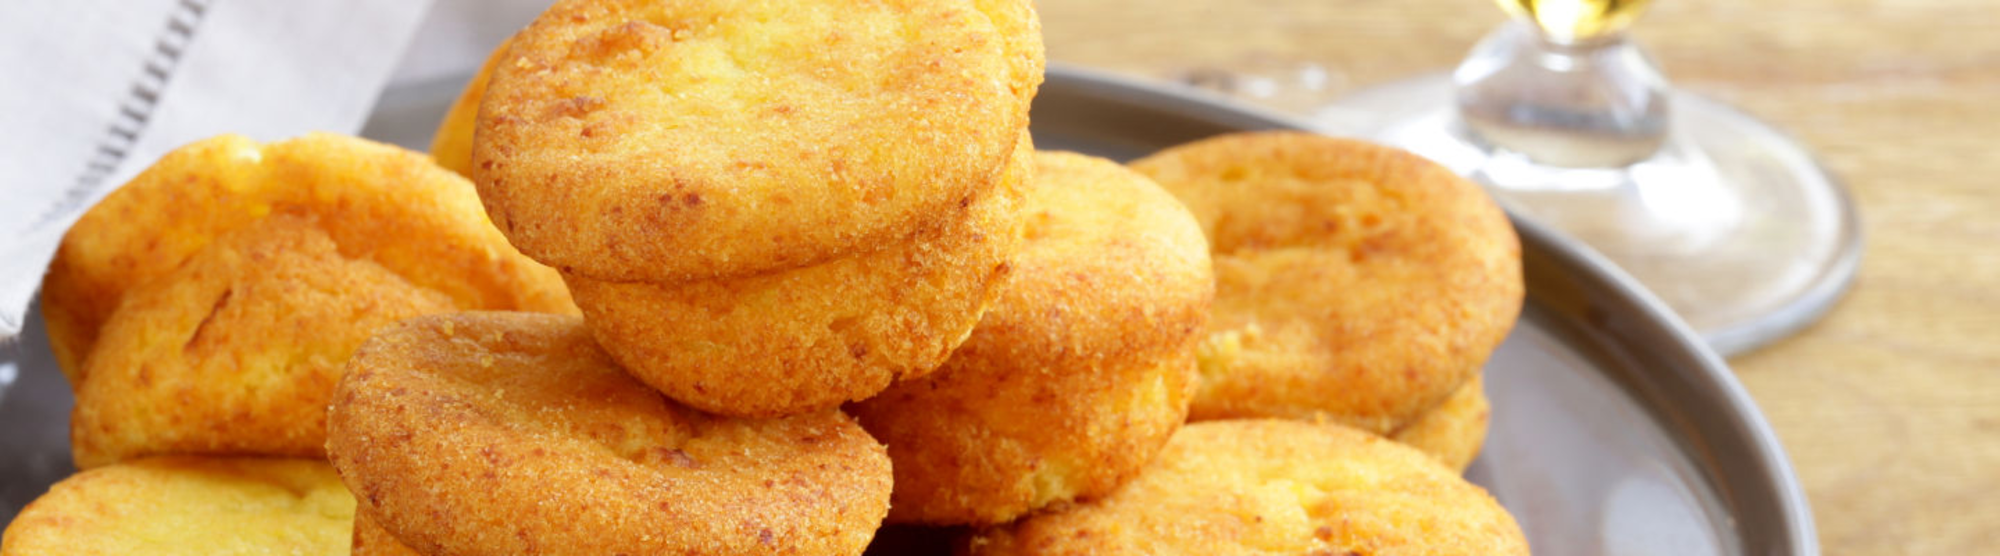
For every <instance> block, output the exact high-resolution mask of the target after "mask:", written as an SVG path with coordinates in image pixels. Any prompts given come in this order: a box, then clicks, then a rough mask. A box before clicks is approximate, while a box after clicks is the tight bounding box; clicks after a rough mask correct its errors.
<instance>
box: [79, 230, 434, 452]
mask: <svg viewBox="0 0 2000 556" xmlns="http://www.w3.org/2000/svg"><path fill="white" fill-rule="evenodd" d="M455 309H456V308H455V307H454V306H453V304H452V300H451V299H450V298H449V297H446V296H445V295H444V294H442V293H439V292H436V291H432V290H426V289H423V288H419V287H416V286H413V285H411V284H410V283H409V282H408V281H405V280H404V279H403V278H402V277H400V276H397V275H396V273H395V272H392V271H390V270H388V269H386V268H383V267H382V266H381V265H378V264H375V263H374V262H371V261H368V260H366V259H350V258H347V257H345V256H343V255H342V254H341V253H340V249H339V246H338V245H335V244H334V242H333V239H332V238H330V237H328V236H327V233H326V231H325V230H324V229H323V228H322V227H321V226H320V225H319V219H317V218H315V217H312V216H310V215H303V216H302V215H290V214H282V215H273V216H271V217H269V218H265V219H263V220H259V221H258V222H256V223H253V224H249V225H248V226H246V227H244V228H242V229H239V230H235V231H232V232H230V233H228V234H225V235H223V236H222V237H221V238H217V239H216V240H215V241H214V242H212V243H210V244H209V246H208V247H207V248H205V249H203V250H202V251H201V252H198V253H195V254H194V256H193V257H191V258H189V259H188V260H187V262H186V264H183V265H182V266H180V267H179V268H176V269H174V270H173V271H172V272H170V273H168V274H167V275H165V276H162V277H160V279H158V280H155V281H153V282H152V283H149V284H145V285H141V286H139V287H137V288H133V289H131V290H129V291H128V292H127V294H126V298H125V302H124V304H123V305H121V306H120V308H119V310H118V311H117V312H115V313H113V314H112V316H111V319H110V320H109V321H108V322H106V323H105V326H104V333H103V335H102V336H101V337H100V340H99V342H98V345H100V346H102V349H100V350H99V351H98V352H97V353H96V354H94V355H92V356H91V357H90V359H88V360H87V363H86V365H87V369H88V371H87V372H88V375H89V376H90V379H89V380H86V381H84V383H83V384H82V385H81V386H79V387H78V388H76V400H77V401H76V407H75V409H74V410H73V411H72V413H71V418H70V439H71V448H72V449H73V450H74V451H75V455H76V464H77V466H79V467H82V468H86V469H88V468H91V467H96V466H100V465H106V464H110V463H114V462H118V461H121V460H126V459H131V458H135V457H140V456H148V455H159V454H254V455H273V456H294V457H310V458H324V457H325V454H326V448H325V447H326V403H327V401H328V400H329V399H331V397H332V395H333V386H334V384H335V383H336V382H338V381H339V380H340V375H341V373H342V372H343V366H344V365H345V364H346V362H347V356H348V355H349V354H352V353H354V349H355V348H357V347H360V346H361V342H362V341H363V340H367V339H368V336H369V335H370V334H372V333H374V332H375V330H376V329H377V328H380V327H382V326H385V325H388V324H390V323H393V322H395V321H397V320H401V319H403V318H407V317H412V316H416V315H422V314H429V313H441V312H449V311H453V310H455Z"/></svg>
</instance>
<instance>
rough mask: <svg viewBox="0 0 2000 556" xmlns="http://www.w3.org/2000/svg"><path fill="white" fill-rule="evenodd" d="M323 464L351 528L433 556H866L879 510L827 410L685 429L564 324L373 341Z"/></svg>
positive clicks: (879, 493)
mask: <svg viewBox="0 0 2000 556" xmlns="http://www.w3.org/2000/svg"><path fill="white" fill-rule="evenodd" d="M327 451H328V455H329V456H330V457H331V458H332V460H333V464H334V467H336V468H338V469H339V470H340V473H341V477H342V479H343V480H344V481H345V482H346V483H347V486H348V487H349V488H350V489H352V490H353V491H354V492H355V493H356V496H357V497H358V498H359V499H360V500H359V503H360V509H359V510H358V511H361V512H366V513H367V515H368V516H369V517H370V518H373V519H375V520H376V523H377V524H378V525H381V526H382V527H383V528H384V529H385V530H387V531H389V532H390V533H392V534H393V535H394V536H395V537H396V538H398V539H401V540H402V541H403V544H405V545H407V546H408V547H410V548H412V549H415V550H416V551H418V552H421V553H426V554H459V555H481V554H546V555H564V554H681V553H702V554H717V555H722V554H859V553H861V551H862V549H863V548H864V547H866V546H867V544H868V540H869V538H870V537H871V536H872V535H873V534H874V531H875V529H876V527H877V526H879V525H880V524H881V521H882V517H883V516H884V515H885V514H886V513H887V512H888V509H889V508H888V505H889V488H890V483H889V481H890V477H891V474H890V470H889V458H888V455H887V454H885V453H884V452H883V448H882V445H881V444H880V443H878V442H876V441H875V440H874V439H873V438H870V437H869V436H868V433H867V432H866V431H863V430H862V429H861V427H860V425H858V424H856V423H855V422H854V420H853V419H851V418H849V417H847V416H846V415H843V414H841V413H840V412H839V411H838V410H832V409H829V410H826V411H820V412H815V413H809V414H803V415H796V416H792V417H787V418H783V419H772V420H762V421H756V420H741V419H730V418H724V417H714V416H709V415H706V414H702V413H699V412H696V411H694V410H691V409H688V408H685V407H682V406H680V405H678V404H675V403H673V402H672V401H669V400H668V399H666V398H665V397H662V396H661V395H660V393H659V392H657V391H654V390H653V389H651V388H648V387H646V386H645V385H644V384H641V383H639V382H638V381H635V380H633V379H632V378H631V377H630V376H627V375H626V374H625V373H624V372H622V371H621V370H620V369H619V368H618V366H617V365H616V364H615V363H613V362H612V360H611V357H610V356H609V355H607V354H605V353H604V352H603V351H602V350H600V349H598V347H597V345H596V344H595V343H594V342H593V341H592V340H591V338H590V334H589V332H588V331H587V330H586V329H584V327H583V322H582V320H581V319H577V318H575V317H566V316H558V315H537V314H529V313H463V314H454V315H433V316H426V317H419V318H415V319H410V320H405V321H403V322H402V323H400V324H397V325H395V326H392V327H390V328H389V329H387V330H384V331H383V332H381V333H379V334H377V335H376V336H375V337H374V338H373V339H371V340H369V342H368V343H367V344H366V345H364V346H362V348H361V349H360V350H359V351H357V352H356V353H355V356H354V358H353V359H352V360H351V361H350V362H349V364H348V373H347V376H346V377H345V378H344V379H343V380H342V381H341V383H340V388H339V390H338V392H337V393H336V394H335V396H334V402H333V406H332V408H331V410H330V412H329V414H328V438H327Z"/></svg>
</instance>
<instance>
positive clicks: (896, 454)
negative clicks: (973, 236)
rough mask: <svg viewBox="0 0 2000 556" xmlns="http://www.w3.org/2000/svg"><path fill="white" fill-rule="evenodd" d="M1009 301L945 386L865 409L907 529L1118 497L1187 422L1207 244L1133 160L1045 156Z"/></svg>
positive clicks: (944, 371) (895, 517) (976, 334)
mask: <svg viewBox="0 0 2000 556" xmlns="http://www.w3.org/2000/svg"><path fill="white" fill-rule="evenodd" d="M1036 165H1037V169H1036V180H1035V182H1034V185H1033V186H1032V187H1030V188H1029V191H1028V195H1027V202H1026V203H1025V208H1026V213H1027V217H1026V218H1027V220H1028V228H1027V237H1028V240H1027V242H1026V244H1025V245H1024V246H1023V247H1022V250H1021V254H1020V256H1019V258H1018V259H1017V262H1016V263H1015V272H1014V275H1013V277H1012V278H1011V279H1010V282H1009V284H1008V286H1007V287H1006V289H1005V290H1004V292H1003V293H1002V295H1001V297H1000V300H999V302H997V303H996V304H995V305H994V307H993V310H991V311H989V312H987V313H986V316H985V317H984V319H983V320H981V321H980V323H979V327H978V328H976V329H974V330H973V333H972V337H971V338H970V339H968V340H967V341H966V343H965V344H964V345H963V346H961V347H960V348H959V349H958V351H957V352H954V353H953V354H952V356H951V359H950V360H948V361H946V362H945V364H944V366H943V367H942V368H940V369H939V370H938V371H937V372H936V373H933V374H932V375H930V376H928V377H925V378H922V379H918V380H914V381H905V382H903V383H900V384H898V385H896V386H895V387H893V388H891V389H889V390H888V391H886V392H883V393H882V395H880V396H877V397H875V398H873V399H870V400H867V401H864V402H861V403H859V404H856V405H855V406H853V408H852V409H853V411H854V413H855V415H856V416H857V417H858V418H860V419H861V423H862V426H864V427H866V428H867V429H868V430H869V432H870V433H873V434H874V435H875V437H876V438H878V439H880V440H882V441H883V442H884V443H886V444H888V445H889V456H890V458H891V459H892V460H894V461H895V462H896V466H895V467H896V490H895V495H894V498H893V504H891V506H890V508H891V509H890V512H889V520H890V521H891V522H916V523H927V524H966V523H977V524H988V523H1000V522H1005V521H1008V520H1011V519H1014V518H1015V517H1019V516H1020V515H1023V514H1026V513H1027V512H1029V511H1032V510H1035V509H1038V508H1042V507H1046V506H1048V505H1050V504H1055V503H1060V502H1067V501H1070V500H1073V499H1076V498H1079V497H1084V498H1088V497H1094V496H1099V495H1102V494H1104V493H1106V492H1109V491H1110V490H1111V489H1112V488H1115V487H1117V485H1118V484H1120V483H1122V482H1123V481H1124V480H1125V479H1127V478H1129V477H1130V476H1131V475H1132V474H1133V473H1136V472H1138V470H1139V467H1140V466H1142V465H1144V464H1145V463H1146V461H1147V460H1149V459H1151V458H1152V455H1153V453H1154V452H1156V451H1158V450H1159V448H1160V446H1161V445H1162V444H1164V443H1165V442H1166V439H1167V436H1168V435H1170V434H1172V433H1173V431H1174V430H1175V429H1176V428H1179V426H1180V424H1181V422H1182V420H1183V419H1185V418H1186V416H1187V403H1188V399H1189V397H1190V395H1191V394H1192V393H1193V386H1194V381H1193V379H1194V345H1195V342H1196V341H1198V340H1199V339H1200V331H1201V330H1202V329H1203V326H1204V324H1206V321H1207V318H1208V303H1209V300H1210V299H1211V298H1212V297H1213V296H1214V278H1213V276H1212V275H1211V274H1210V269H1209V260H1208V246H1207V242H1206V241H1205V240H1204V239H1203V238H1202V236H1201V228H1200V227H1199V226H1198V225H1197V224H1196V223H1195V221H1194V218H1193V217H1192V216H1190V215H1188V213H1187V209H1185V208H1183V207H1181V205H1180V203H1179V202H1178V201H1175V200H1174V198H1173V197H1172V196H1171V195H1168V194H1167V193H1166V192H1164V191H1161V190H1160V189H1159V187H1158V186H1156V185H1153V184H1152V183H1151V181H1150V180H1147V179H1146V178H1145V177H1144V176H1140V175H1138V174H1135V173H1132V172H1131V171H1129V170H1126V169H1124V168H1122V167H1120V166H1119V165H1118V164H1117V163H1115V162H1112V161H1109V160H1104V159H1100V158H1094V157H1087V156H1083V155H1078V154H1071V153H1039V154H1038V155H1037V157H1036Z"/></svg>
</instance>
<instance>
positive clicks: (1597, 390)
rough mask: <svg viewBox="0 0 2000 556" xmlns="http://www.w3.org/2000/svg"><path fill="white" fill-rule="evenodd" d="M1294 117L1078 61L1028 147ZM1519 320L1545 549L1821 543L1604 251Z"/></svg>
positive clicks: (30, 385)
mask: <svg viewBox="0 0 2000 556" xmlns="http://www.w3.org/2000/svg"><path fill="white" fill-rule="evenodd" d="M460 86H461V83H459V82H451V83H435V84H430V85H425V86H418V87H410V88H403V89H397V90H393V91H390V92H389V93H388V94H386V95H384V97H383V99H382V102H381V104H380V106H378V107H377V109H376V113H375V116H374V117H373V118H372V119H371V120H370V121H369V123H368V127H367V128H366V129H364V130H363V132H362V133H363V135H366V136H369V137H373V138H377V139H381V140H385V141H391V142H395V143H399V144H402V145H405V146H408V147H411V148H416V149H424V148H425V147H426V146H427V143H428V142H429V138H430V134H431V130H432V128H433V127H434V126H435V125H436V122H437V121H438V120H439V118H440V117H441V115H442V114H443V113H444V110H445V108H446V107H447V106H449V105H450V103H451V101H452V99H453V97H454V96H455V95H456V94H457V92H458V89H459V87H460ZM1303 128H1304V126H1303V125H1302V124H1299V123H1297V122H1293V121H1290V120H1287V119H1285V118H1283V117H1279V116H1275V115H1272V114H1268V113H1262V112H1258V111H1255V110H1251V109H1246V108H1241V107H1236V106H1232V105H1229V104H1225V103H1223V102H1221V101H1218V100H1213V99H1210V98H1208V97H1204V96H1200V95H1198V94H1194V93H1186V92H1179V91H1174V90H1167V89H1163V88H1160V87H1157V86H1154V85H1149V84H1144V83H1139V82H1134V81H1129V80H1124V79H1119V78H1115V77H1111V76H1107V75H1102V74H1097V73H1092V72H1087V71H1083V70H1078V69H1074V68H1066V67H1060V66H1059V67H1055V68H1052V69H1051V70H1050V72H1049V80H1048V83H1047V84H1045V85H1043V86H1042V91H1041V94H1040V96H1039V97H1037V98H1036V101H1035V113H1034V132H1035V142H1036V143H1037V145H1038V146H1039V147H1041V148H1043V149H1067V150H1076V151H1082V152H1087V153H1094V154H1098V155H1102V156H1107V157H1111V158H1117V159H1120V160H1124V159H1130V158H1133V157H1136V156H1140V155H1144V154H1146V153H1150V152H1153V151H1156V150H1159V149H1161V148H1163V147H1167V146H1171V145H1175V144H1179V143H1183V142H1187V141H1191V140H1194V139H1199V138H1202V137H1206V136H1210V135H1215V134H1219V133H1228V132H1233V131H1243V130H1256V129H1303ZM1514 223H1515V226H1516V228H1517V229H1518V230H1519V231H1520V234H1521V243H1522V248H1523V251H1522V253H1523V257H1524V259H1525V260H1524V262H1525V263H1526V264H1525V269H1526V272H1527V282H1528V303H1527V307H1526V309H1525V311H1524V312H1523V315H1522V317H1521V322H1520V324H1519V326H1517V327H1516V328H1515V330H1514V333H1513V335H1512V336H1511V337H1509V338H1508V339H1507V342H1506V343H1505V344H1504V345H1502V346H1501V348H1500V351H1499V352H1498V353H1497V354H1495V355H1494V357H1493V359H1492V360H1491V361H1490V362H1489V363H1488V364H1487V367H1486V371H1487V376H1488V378H1487V391H1488V395H1489V397H1491V398H1492V403H1493V426H1492V432H1491V434H1490V436H1489V437H1488V439H1487V444H1486V451H1485V453H1484V454H1483V455H1481V456H1480V458H1479V460H1478V461H1477V462H1475V463H1474V464H1473V465H1472V469H1471V470H1470V471H1468V476H1469V477H1470V478H1471V479H1472V480H1473V481H1475V482H1477V483H1479V484H1481V485H1484V486H1486V488H1487V489H1489V490H1491V491H1492V492H1493V494H1494V496H1496V497H1498V498H1499V499H1500V501H1501V503H1502V504H1505V505H1506V506H1507V508H1508V509H1509V510H1511V511H1512V512H1513V513H1514V515H1515V516H1516V517H1517V518H1518V519H1519V520H1520V522H1521V526H1522V528H1523V529H1525V530H1526V531H1527V534H1528V538H1529V541H1530V543H1531V544H1532V545H1533V547H1534V550H1535V552H1536V553H1537V554H1541V555H1544V556H1551V555H1571V554H1576V555H1585V554H1618V555H1646V554H1674V555H1697V554H1729V555H1810V554H1818V552H1819V551H1818V548H1817V543H1816V539H1815V538H1814V534H1813V527H1812V517H1811V513H1810V510H1809V509H1808V508H1807V506H1806V502H1805V497H1804V495H1803V494H1802V493H1801V492H1800V490H1799V486H1798V481H1797V479H1796V478H1795V477H1794V476H1793V475H1792V471H1791V467H1790V464H1789V463H1788V462H1786V460H1785V456H1784V451H1783V449H1782V448H1780V447H1779V445H1778V443H1777V440H1776V437H1775V436H1774V435H1773V434H1772V433H1771V430H1770V427H1769V426H1768V425H1766V424H1765V423H1764V420H1763V417H1762V416H1761V415H1759V414H1758V412H1757V408H1756V405H1755V404H1754V403H1753V402H1752V401H1751V400H1750V398H1749V396H1748V395H1746V394H1745V393H1744V391H1743V388H1742V387H1741V386H1740V385H1739V384H1737V382H1736V380H1735V378H1734V376H1733V375H1732V374H1731V373H1730V370H1729V368H1728V367H1727V366H1726V365H1725V364H1724V363H1723V362H1722V360H1721V359H1720V358H1719V357H1717V356H1716V355H1715V354H1713V353H1711V352H1709V351H1708V350H1707V349H1706V348H1705V347H1703V346H1702V344H1701V342H1700V340H1699V339H1698V338H1697V337H1696V336H1695V335H1694V334H1693V333H1692V332H1690V331H1689V330H1688V329H1687V327H1686V326H1684V325H1683V324H1681V323H1680V322H1679V321H1678V320H1675V319H1674V318H1673V317H1672V316H1671V315H1670V314H1669V313H1668V311H1667V310H1666V309H1665V307H1664V306H1663V305H1661V304H1660V303H1659V302H1658V301H1657V300H1655V299H1653V298H1652V297H1651V296H1650V295H1647V294H1646V293H1645V292H1644V291H1643V290H1641V289H1640V288H1639V287H1638V286H1636V285H1635V284H1634V282H1632V280H1631V279H1629V278H1627V277H1626V276H1624V275H1623V274H1620V273H1619V272H1618V271H1616V270H1615V269H1614V268H1613V267H1612V266H1611V265H1610V264H1608V263H1606V262H1605V261H1603V260H1601V259H1598V258H1596V257H1594V256H1591V255H1589V254H1587V253H1586V252H1585V251H1584V250H1583V249H1581V248H1579V247H1578V246H1577V245H1575V244H1573V243H1572V242H1571V241H1569V240H1566V239H1564V238H1562V237H1560V236H1557V235H1555V234H1553V233H1551V232H1550V231H1548V230H1546V229H1543V228H1541V227H1538V226H1535V225H1533V224H1531V223H1527V222H1523V221H1521V220H1518V219H1517V220H1515V222H1514ZM32 321H33V322H34V323H35V325H34V326H30V327H29V329H28V331H27V332H26V333H25V334H24V335H23V336H22V337H21V341H20V342H19V343H17V344H15V345H13V346H9V347H7V348H5V351H6V352H7V353H6V359H5V360H0V427H4V429H0V430H4V432H0V477H4V479H0V481H4V482H0V520H8V521H11V520H12V518H13V515H14V513H15V512H17V511H19V508H20V507H21V506H22V505H24V504H26V503H27V502H28V501H29V500H32V499H33V498H34V497H35V496H37V495H39V494H40V493H41V492H43V491H45V490H47V488H48V485H49V484H50V483H51V482H53V481H55V480H57V479H59V478H61V477H62V476H64V475H66V474H68V473H69V472H71V470H72V469H71V465H70V460H69V450H68V435H67V434H66V429H67V427H66V423H67V414H68V411H69V406H70V404H71V400H70V395H69V391H68V389H67V388H66V385H65V384H64V382H63V379H62V377H61V374H60V373H59V372H58V371H57V370H56V368H55V366H54V363H53V361H52V360H51V357H50V355H49V352H48V337H47V334H46V333H45V332H44V331H43V330H42V329H41V327H40V326H39V324H40V318H39V317H38V316H37V317H34V318H33V319H32Z"/></svg>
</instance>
